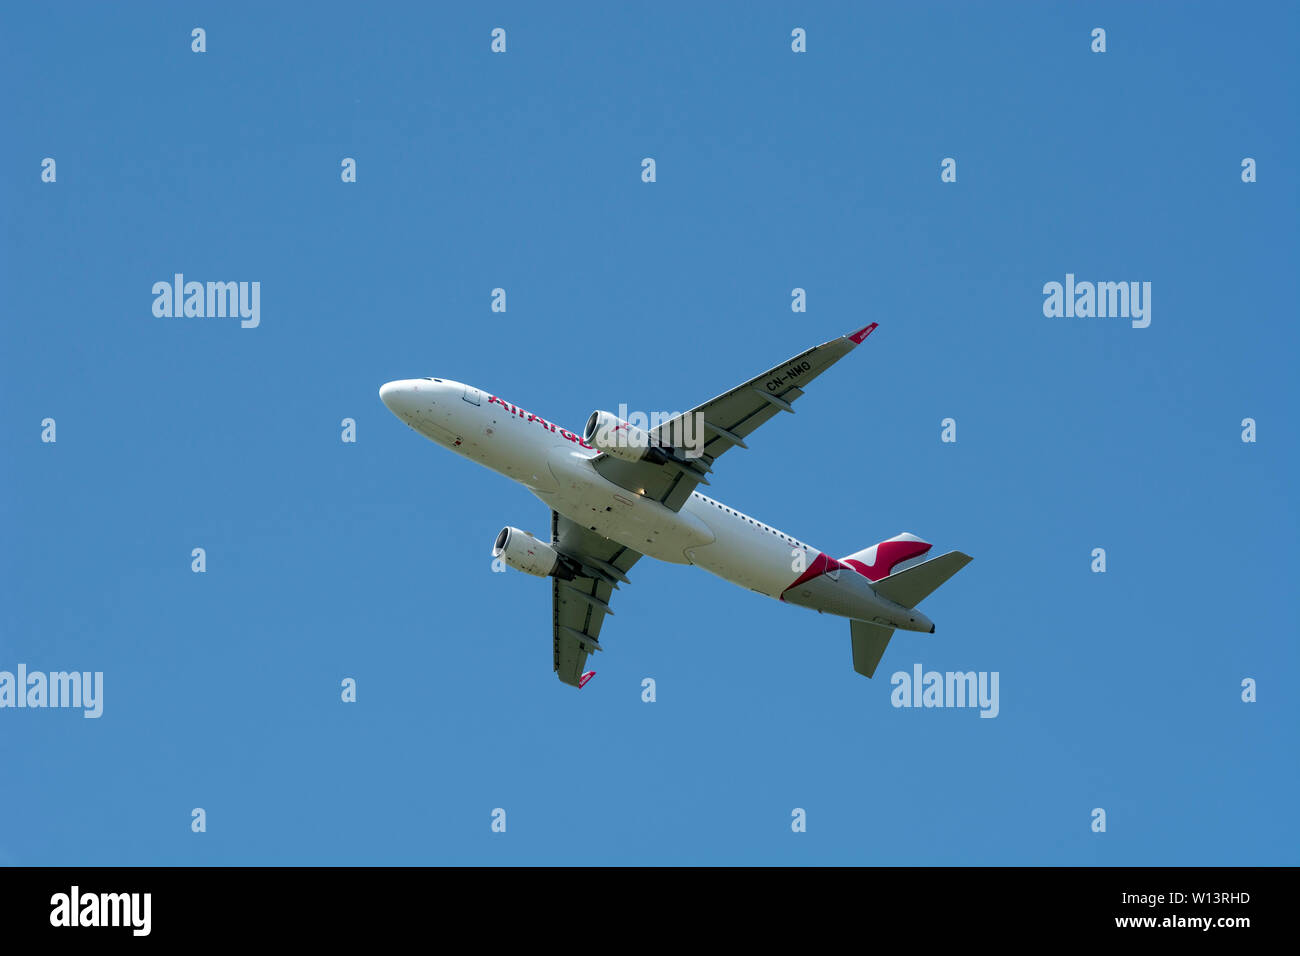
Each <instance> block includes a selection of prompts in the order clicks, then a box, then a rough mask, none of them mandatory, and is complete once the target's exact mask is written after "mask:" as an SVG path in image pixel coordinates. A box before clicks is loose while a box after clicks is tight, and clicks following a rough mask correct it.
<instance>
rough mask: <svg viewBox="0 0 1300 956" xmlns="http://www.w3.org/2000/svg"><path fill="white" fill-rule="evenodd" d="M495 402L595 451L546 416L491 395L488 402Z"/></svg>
mask: <svg viewBox="0 0 1300 956" xmlns="http://www.w3.org/2000/svg"><path fill="white" fill-rule="evenodd" d="M494 402H495V403H496V404H497V405H500V406H501V407H502V408H504V409H505V410H506V411H507V412H509V413H510V414H511V415H514V416H515V417H516V418H522V419H523V420H524V421H526V422H537V423H538V424H539V425H541V426H542V428H544V429H546V430H547V431H549V432H553V433H554V434H557V435H559V436H560V437H561V438H564V439H567V440H568V441H571V442H574V443H575V444H578V445H581V446H582V447H583V448H587V449H590V450H592V451H595V448H594V447H593V446H592V445H588V444H587V443H586V442H585V441H583V440H582V437H581V436H579V435H575V434H573V432H571V431H568V430H567V429H564V428H559V427H557V426H556V425H553V424H552V423H551V422H548V421H547V420H546V419H545V418H542V417H541V416H539V415H534V414H533V413H532V412H530V411H527V410H525V409H522V408H518V407H516V406H514V405H511V404H510V403H509V402H507V401H504V400H503V399H500V398H497V397H496V396H495V395H489V396H488V404H489V405H491V404H493V403H494Z"/></svg>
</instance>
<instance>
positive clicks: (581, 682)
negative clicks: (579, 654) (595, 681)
mask: <svg viewBox="0 0 1300 956" xmlns="http://www.w3.org/2000/svg"><path fill="white" fill-rule="evenodd" d="M595 676H596V672H595V671H587V673H585V674H583V675H582V676H581V677H579V678H578V690H582V689H583V688H584V687H586V686H587V681H589V680H591V679H592V678H593V677H595Z"/></svg>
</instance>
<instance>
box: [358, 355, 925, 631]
mask: <svg viewBox="0 0 1300 956" xmlns="http://www.w3.org/2000/svg"><path fill="white" fill-rule="evenodd" d="M380 396H381V398H383V400H384V403H385V404H386V405H387V406H388V407H389V409H391V410H392V412H393V414H395V415H396V416H397V417H398V418H400V419H401V420H402V421H404V422H405V423H406V424H407V425H409V426H410V427H411V428H413V429H415V430H416V431H417V432H419V433H420V434H421V435H424V436H425V437H426V438H429V439H431V440H432V441H435V442H437V443H438V444H440V445H442V446H443V447H445V448H448V449H450V450H452V451H454V452H456V453H457V454H459V455H463V456H464V457H466V458H469V459H471V460H473V461H475V462H477V463H478V464H480V465H484V466H485V467H487V468H491V469H492V470H493V471H496V472H499V473H500V474H502V475H505V476H506V477H507V478H511V479H514V480H515V481H517V482H519V483H520V484H522V485H523V486H524V487H525V488H527V489H528V490H529V491H531V492H532V493H533V494H534V495H536V496H537V497H538V498H540V499H541V500H542V501H543V502H544V503H545V504H546V505H547V506H549V507H550V508H552V509H553V510H555V511H558V512H559V513H560V514H562V515H564V516H565V517H567V518H569V519H571V520H572V521H574V522H576V523H578V524H579V525H581V526H582V527H584V528H588V529H591V530H592V531H595V532H597V533H598V534H600V535H603V536H604V537H606V538H609V539H610V540H612V541H616V542H618V543H619V544H622V545H624V546H626V547H629V548H632V549H633V550H636V551H639V552H641V553H642V554H645V555H648V556H650V557H652V558H658V559H659V560H660V561H668V562H671V563H674V564H694V565H698V566H699V567H701V568H704V569H705V570H706V571H709V572H711V573H713V574H716V575H717V576H718V577H720V578H723V579H724V580H727V581H730V582H732V583H733V584H738V585H740V586H741V587H745V588H749V589H751V590H754V591H758V592H759V593H761V594H765V595H767V596H768V597H772V598H776V599H778V600H790V601H791V603H798V604H803V605H805V606H810V607H814V608H816V609H817V610H825V611H826V612H828V613H832V614H840V615H841V616H845V617H855V618H860V619H862V620H878V621H881V622H886V621H887V622H888V623H889V624H890V625H891V626H896V627H903V628H907V629H909V630H929V629H930V628H931V626H932V625H931V624H930V621H929V619H928V618H925V617H924V615H921V614H920V613H919V612H917V611H915V610H910V609H904V608H901V607H900V606H898V605H896V604H894V603H893V602H891V601H888V600H887V599H885V598H883V597H880V596H878V595H876V594H875V592H874V590H872V589H871V587H870V583H869V582H868V581H867V579H866V578H865V577H862V576H861V575H859V574H857V573H856V572H853V571H852V570H847V571H843V570H838V563H837V562H833V560H832V563H833V564H835V565H836V568H837V569H832V570H831V571H830V574H829V575H827V578H828V579H833V582H834V583H835V584H836V585H837V586H836V587H835V591H836V594H835V597H834V599H832V600H830V601H829V602H826V601H822V600H821V599H820V597H818V598H816V599H809V597H808V593H807V592H804V594H805V599H804V600H800V599H798V597H797V595H792V594H787V593H786V592H787V591H790V590H791V588H792V586H793V585H795V584H796V583H797V582H801V581H804V580H807V579H808V577H809V575H810V574H812V573H814V572H816V569H817V568H818V567H820V565H819V564H818V559H819V558H821V554H822V553H821V552H819V551H817V550H816V549H815V548H812V547H809V546H808V545H807V544H804V543H803V542H802V541H800V540H798V539H797V538H795V537H794V536H792V535H788V534H786V533H785V532H783V531H780V530H778V529H776V528H773V527H771V526H769V525H766V524H763V523H762V522H761V521H758V520H757V519H755V518H751V517H749V516H748V515H745V514H742V513H741V512H739V511H737V510H735V509H734V508H731V507H728V506H727V505H724V504H723V503H722V502H720V501H715V500H714V499H712V498H709V497H707V496H705V495H702V494H700V493H699V492H692V494H691V496H690V498H688V499H687V500H686V502H685V503H684V504H683V505H682V508H681V510H680V511H673V510H671V509H670V508H667V507H665V506H664V505H662V504H661V503H659V502H658V501H655V500H654V499H652V498H648V497H645V496H643V495H640V494H637V493H636V492H633V491H628V490H627V489H625V488H622V487H620V486H619V485H616V484H614V483H613V482H610V481H608V480H607V479H605V478H604V477H603V476H602V475H601V474H600V473H599V472H598V471H597V470H596V469H595V468H594V467H593V465H592V461H593V459H595V458H596V457H598V455H599V452H598V451H597V450H596V449H595V448H593V447H592V446H590V445H588V444H587V443H586V442H584V441H583V440H582V437H581V436H580V435H578V434H575V433H574V432H571V431H568V430H567V429H564V428H560V427H559V426H558V425H556V424H554V423H552V422H549V421H547V420H545V419H543V418H541V417H539V416H537V415H534V414H532V413H530V412H528V411H526V410H524V409H521V408H518V407H517V406H515V405H512V404H510V403H509V402H506V401H504V400H503V399H501V398H498V397H497V396H495V395H489V394H487V393H486V392H483V391H481V390H480V389H477V388H475V387H473V386H472V385H464V384H461V383H460V382H452V381H449V380H445V379H407V380H403V381H397V382H390V383H388V384H387V385H385V386H384V387H383V388H382V389H381V390H380ZM821 561H822V562H825V561H826V559H825V558H821ZM808 569H813V571H809V570H808ZM818 576H821V575H820V574H818ZM854 579H857V580H854ZM828 583H831V582H830V581H827V580H824V581H822V582H820V586H821V587H822V588H823V589H824V588H825V587H826V585H827V584H828Z"/></svg>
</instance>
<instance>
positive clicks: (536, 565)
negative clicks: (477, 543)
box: [492, 525, 564, 578]
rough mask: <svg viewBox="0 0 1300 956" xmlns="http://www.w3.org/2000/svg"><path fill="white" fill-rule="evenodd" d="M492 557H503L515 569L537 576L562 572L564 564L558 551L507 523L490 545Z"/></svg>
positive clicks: (561, 573)
mask: <svg viewBox="0 0 1300 956" xmlns="http://www.w3.org/2000/svg"><path fill="white" fill-rule="evenodd" d="M492 557H494V558H504V559H505V562H506V564H508V565H510V567H512V568H514V569H515V570H516V571H523V572H524V573H525V574H535V575H537V576H538V577H539V578H545V577H550V576H551V575H552V574H556V573H559V574H560V575H561V576H563V574H564V565H563V562H562V561H561V560H560V552H558V551H556V550H555V549H554V548H552V547H551V546H550V545H549V544H547V543H546V542H544V541H539V540H537V539H536V538H535V537H533V536H532V535H531V534H529V533H528V532H527V531H520V530H519V529H518V528H512V527H510V526H509V525H507V526H506V527H504V528H502V529H501V533H500V534H498V535H497V540H496V544H494V545H493V546H492Z"/></svg>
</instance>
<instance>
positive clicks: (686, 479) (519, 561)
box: [379, 322, 972, 688]
mask: <svg viewBox="0 0 1300 956" xmlns="http://www.w3.org/2000/svg"><path fill="white" fill-rule="evenodd" d="M877 326H878V323H876V322H872V323H871V324H870V325H868V326H866V327H864V328H861V329H858V330H857V331H856V332H853V333H850V334H848V335H843V336H840V337H839V338H837V339H832V340H831V341H829V342H825V343H823V344H821V345H818V346H815V347H813V348H811V349H809V350H808V351H806V352H803V353H801V354H799V355H796V356H795V357H794V358H792V359H790V360H789V361H786V362H782V363H781V364H780V365H776V366H774V367H773V368H771V369H768V370H767V371H766V372H764V373H763V374H761V375H758V376H755V377H754V378H752V379H750V380H749V381H747V382H743V383H741V384H740V385H737V386H736V387H735V388H733V389H731V391H729V392H724V393H723V394H721V395H719V396H718V397H717V398H714V399H712V400H711V401H708V402H705V403H704V404H703V405H700V406H698V407H696V408H694V409H692V410H691V411H689V412H686V413H684V414H682V415H677V416H675V417H672V418H670V419H669V420H668V421H661V422H660V423H659V424H658V425H657V426H654V427H651V428H649V430H644V429H640V428H637V427H635V426H632V425H630V424H629V423H627V422H625V421H623V420H621V419H619V418H617V417H616V416H614V415H613V414H611V413H610V412H607V411H596V412H593V413H592V414H591V417H590V418H589V419H588V420H587V424H586V427H585V428H584V429H583V431H582V434H581V435H579V434H577V433H575V432H571V431H568V430H567V429H564V428H560V427H559V426H558V425H556V424H555V423H554V422H550V421H547V420H546V419H544V418H541V417H540V416H538V415H534V414H533V413H531V412H528V411H526V410H524V409H522V408H520V407H518V406H516V405H513V404H511V403H510V402H508V401H506V400H505V399H503V398H501V397H499V396H497V395H493V394H489V393H487V392H484V391H482V390H480V389H478V388H475V387H474V386H472V385H465V384H462V383H460V382H453V381H450V380H448V379H441V378H415V379H402V380H399V381H393V382H388V383H386V384H384V385H383V386H381V387H380V389H379V397H380V399H381V400H382V401H383V402H384V404H385V405H387V406H388V408H389V410H390V411H392V413H393V414H394V415H396V416H397V417H398V418H399V419H401V420H402V421H403V422H405V423H406V424H407V425H408V426H409V427H411V428H412V429H414V430H415V431H417V432H419V433H420V434H421V435H423V436H424V437H425V438H428V439H430V440H432V441H434V442H436V443H437V444H439V445H442V446H443V447H444V448H447V449H450V450H451V451H454V452H455V453H456V454H458V455H461V456H463V457H465V458H468V459H470V460H471V461H474V462H476V463H478V464H480V465H484V466H486V467H488V468H490V469H492V470H493V471H495V472H497V473H498V474H501V475H504V476H505V477H507V478H510V479H512V480H514V481H517V482H519V483H520V484H522V485H523V486H524V487H525V488H527V489H528V490H529V491H530V492H532V493H533V494H534V495H536V496H537V497H538V498H539V499H541V501H542V502H543V503H544V504H545V505H547V506H548V507H549V508H550V509H551V533H550V536H549V538H548V539H542V538H538V537H536V536H535V535H533V534H532V533H530V532H527V531H521V530H520V529H519V528H516V527H513V526H509V525H508V526H506V527H505V528H503V529H502V530H501V532H500V533H499V534H498V535H497V537H496V541H495V543H494V545H493V547H492V556H493V557H494V558H499V559H501V560H503V561H504V562H505V564H507V565H509V566H510V567H512V568H515V569H516V570H519V571H523V572H525V573H526V574H531V575H536V576H537V577H549V578H551V579H552V584H551V603H552V618H553V621H552V624H553V632H552V648H553V663H554V669H555V672H556V674H557V675H558V677H559V679H560V680H561V681H562V682H563V683H565V684H569V685H572V686H574V687H578V688H581V687H583V686H585V685H586V683H587V682H588V681H589V680H590V679H591V678H592V677H593V676H594V675H595V672H594V671H587V670H585V668H586V664H587V657H588V655H589V654H590V653H591V652H593V651H601V650H604V648H603V647H602V646H601V644H600V641H599V638H600V635H601V627H602V625H603V623H604V620H605V617H606V616H607V615H610V614H613V611H612V610H611V609H610V605H609V602H610V599H611V597H612V595H613V592H614V591H615V590H617V589H618V588H619V585H620V584H630V583H631V581H630V579H629V578H628V574H627V573H628V571H629V570H631V568H632V565H634V564H635V563H636V562H637V561H638V560H640V559H641V557H642V556H643V555H649V556H650V557H652V558H657V559H659V560H660V561H667V562H670V563H672V564H693V565H696V566H698V567H701V568H703V569H704V570H706V571H709V572H711V573H713V574H715V575H717V576H718V577H720V578H722V579H723V580H725V581H730V582H731V583H733V584H738V585H740V586H741V587H744V588H748V589H750V590H753V591H757V592H759V593H760V594H763V595H766V596H767V597H771V598H775V599H776V600H778V601H783V602H786V603H788V604H795V605H799V606H801V607H806V608H811V609H812V610H815V611H818V612H821V613H826V614H832V615H836V616H838V617H844V618H848V619H849V634H850V643H851V646H852V650H853V667H854V670H856V671H857V672H858V673H860V674H863V675H865V676H866V677H871V676H873V675H874V674H875V672H876V667H877V665H878V664H879V663H880V659H881V657H882V656H883V655H884V653H885V648H886V647H887V646H888V644H889V640H890V638H891V637H892V636H893V633H894V631H895V629H901V630H906V631H918V632H921V633H930V634H933V633H934V623H933V622H932V621H931V620H930V619H929V618H928V617H926V616H925V615H924V614H923V613H921V612H920V611H918V610H917V609H916V606H917V605H918V604H920V603H921V601H922V600H924V599H925V598H926V597H927V596H929V595H930V594H931V593H932V592H933V591H934V590H935V589H936V588H938V587H939V586H940V585H941V584H943V583H944V582H945V581H947V580H948V579H949V578H950V577H952V576H953V575H954V574H956V573H957V572H958V571H960V570H961V569H962V568H963V567H965V566H966V565H967V564H968V563H969V562H970V561H971V560H972V559H971V557H970V556H969V555H966V554H963V553H962V552H960V551H949V552H947V553H946V554H941V555H939V556H937V557H928V558H927V557H926V555H927V554H928V553H929V551H930V549H931V547H932V546H931V545H930V543H929V542H927V541H923V540H922V539H921V538H919V537H917V536H916V535H914V534H908V533H904V534H899V535H895V536H894V537H892V538H889V539H887V540H885V541H881V542H879V543H878V544H873V545H872V546H871V547H869V548H864V549H862V550H861V551H857V552H855V553H853V554H850V555H847V556H845V557H843V558H832V557H831V556H830V555H828V554H827V553H825V552H824V551H820V550H818V549H816V548H813V547H811V546H810V545H808V544H805V543H804V542H803V541H801V540H799V539H797V538H795V537H793V536H792V535H788V534H786V533H785V532H783V531H780V530H778V529H776V528H773V527H771V526H770V525H766V524H764V523H763V522H761V521H759V520H758V519H756V518H752V517H750V516H749V515H746V514H743V513H741V512H740V511H737V510H735V509H734V508H731V507H730V506H728V505H725V504H723V503H722V502H721V501H716V500H714V499H713V498H710V497H708V496H706V495H704V494H702V493H701V492H700V491H698V490H697V488H698V487H699V486H700V485H708V484H709V481H708V475H709V474H711V473H712V471H713V465H714V464H715V463H716V462H717V460H718V459H719V458H720V457H721V456H722V455H723V454H725V453H726V452H728V451H730V450H731V449H732V448H741V449H744V448H746V447H748V446H747V445H746V443H745V440H746V439H747V438H749V437H750V436H751V435H752V434H753V433H754V432H755V431H756V430H757V429H758V428H759V426H761V425H763V424H765V423H766V422H768V421H770V420H771V419H773V418H775V417H777V416H778V415H780V414H781V413H782V412H792V411H794V408H793V404H794V402H795V401H796V400H797V399H799V398H800V397H801V396H802V395H803V394H804V389H805V387H806V386H807V385H808V383H809V382H811V381H812V380H813V379H815V378H817V376H819V375H821V373H822V372H824V371H826V369H828V368H830V367H831V366H832V365H833V364H835V363H836V362H838V361H839V360H840V359H841V358H843V357H844V356H845V355H847V354H848V353H849V352H851V351H852V350H853V349H855V348H857V347H858V346H859V345H861V344H862V343H863V342H864V341H865V340H866V338H867V336H869V335H870V334H871V333H872V332H874V331H875V330H876V328H877ZM625 414H626V412H625ZM629 417H636V416H632V415H629ZM692 432H694V436H693V437H692Z"/></svg>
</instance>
